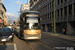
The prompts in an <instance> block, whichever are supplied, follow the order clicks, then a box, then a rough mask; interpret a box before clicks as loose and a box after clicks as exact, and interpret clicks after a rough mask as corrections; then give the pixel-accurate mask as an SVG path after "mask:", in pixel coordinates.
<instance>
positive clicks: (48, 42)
mask: <svg viewBox="0 0 75 50" xmlns="http://www.w3.org/2000/svg"><path fill="white" fill-rule="evenodd" d="M74 47H75V41H70V40H67V39H63V38H58V37H54V36H49V35H46V34H42V38H41V39H40V40H22V39H19V38H18V37H17V36H14V43H5V44H2V43H0V50H74V49H75V48H74Z"/></svg>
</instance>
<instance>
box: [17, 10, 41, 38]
mask: <svg viewBox="0 0 75 50" xmlns="http://www.w3.org/2000/svg"><path fill="white" fill-rule="evenodd" d="M19 24H20V32H18V33H17V34H18V36H19V37H20V38H22V39H41V25H40V18H39V13H38V12H37V11H25V12H23V13H21V14H20V21H19Z"/></svg>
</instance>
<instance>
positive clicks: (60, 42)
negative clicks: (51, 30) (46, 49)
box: [45, 37, 75, 47]
mask: <svg viewBox="0 0 75 50" xmlns="http://www.w3.org/2000/svg"><path fill="white" fill-rule="evenodd" d="M45 38H46V37H45ZM46 39H48V40H51V41H54V42H56V43H59V44H65V45H68V46H73V47H75V45H72V44H68V43H65V42H62V41H59V40H55V39H51V38H46Z"/></svg>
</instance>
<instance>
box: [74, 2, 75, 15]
mask: <svg viewBox="0 0 75 50" xmlns="http://www.w3.org/2000/svg"><path fill="white" fill-rule="evenodd" d="M74 14H75V3H74Z"/></svg>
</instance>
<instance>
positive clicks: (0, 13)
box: [0, 1, 8, 26]
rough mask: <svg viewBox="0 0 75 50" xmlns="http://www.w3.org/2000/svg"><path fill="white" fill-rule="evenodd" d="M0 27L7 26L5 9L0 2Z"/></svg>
mask: <svg viewBox="0 0 75 50" xmlns="http://www.w3.org/2000/svg"><path fill="white" fill-rule="evenodd" d="M0 19H1V22H0V25H1V26H4V25H8V18H7V16H6V8H5V6H4V5H3V3H2V2H1V1H0Z"/></svg>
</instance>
